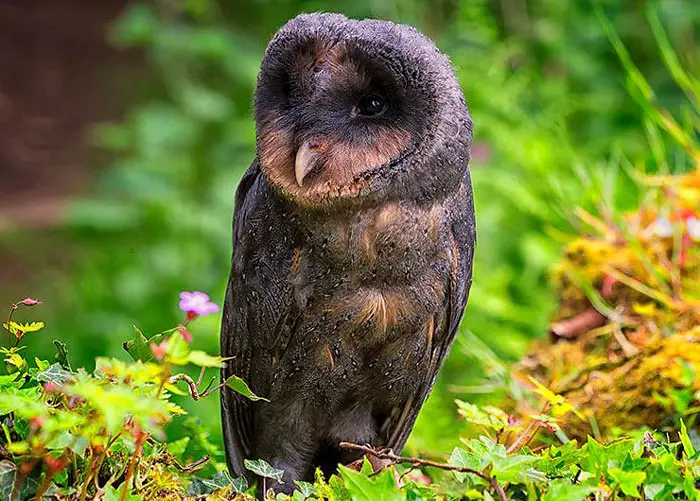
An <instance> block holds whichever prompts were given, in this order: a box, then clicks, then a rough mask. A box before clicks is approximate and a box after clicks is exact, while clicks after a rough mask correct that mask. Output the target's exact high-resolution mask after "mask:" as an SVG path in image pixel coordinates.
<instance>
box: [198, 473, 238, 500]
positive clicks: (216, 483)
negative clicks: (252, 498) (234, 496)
mask: <svg viewBox="0 0 700 501" xmlns="http://www.w3.org/2000/svg"><path fill="white" fill-rule="evenodd" d="M229 486H230V487H231V490H232V491H233V492H235V493H238V494H242V493H244V492H245V491H246V490H247V489H248V481H247V480H246V479H245V477H237V478H231V476H230V475H229V474H228V472H225V471H224V472H220V473H217V474H216V475H214V476H213V477H212V478H194V479H192V483H191V484H190V487H189V489H188V491H187V494H188V495H189V496H203V495H207V494H211V493H213V492H216V491H218V490H219V489H223V488H225V487H229Z"/></svg>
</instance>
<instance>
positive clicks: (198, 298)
mask: <svg viewBox="0 0 700 501" xmlns="http://www.w3.org/2000/svg"><path fill="white" fill-rule="evenodd" d="M180 309H181V310H182V311H184V312H185V313H187V319H188V320H192V319H193V318H195V317H197V316H204V315H209V314H211V313H216V312H218V311H219V306H218V305H217V304H216V303H212V302H211V301H210V300H209V296H207V295H206V294H205V293H203V292H199V291H194V292H181V293H180Z"/></svg>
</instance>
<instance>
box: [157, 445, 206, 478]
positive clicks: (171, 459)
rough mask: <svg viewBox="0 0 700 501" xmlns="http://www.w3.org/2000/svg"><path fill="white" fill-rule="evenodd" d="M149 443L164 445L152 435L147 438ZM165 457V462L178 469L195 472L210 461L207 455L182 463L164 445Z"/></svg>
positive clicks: (184, 471)
mask: <svg viewBox="0 0 700 501" xmlns="http://www.w3.org/2000/svg"><path fill="white" fill-rule="evenodd" d="M146 441H147V442H148V443H149V444H151V445H153V446H160V445H162V444H161V443H159V442H156V441H155V440H154V439H153V438H152V437H148V439H147V440H146ZM162 454H163V456H164V458H165V461H164V462H165V464H170V465H172V466H174V467H175V469H177V470H178V471H181V472H183V473H194V472H196V471H198V470H199V469H200V467H201V466H203V465H205V464H206V463H208V462H209V459H210V457H209V455H206V456H204V457H202V458H201V459H198V460H196V461H193V462H192V463H189V464H186V465H181V464H180V463H179V462H178V460H177V458H176V457H175V456H173V455H172V454H171V453H170V451H168V449H167V448H165V447H163V452H162Z"/></svg>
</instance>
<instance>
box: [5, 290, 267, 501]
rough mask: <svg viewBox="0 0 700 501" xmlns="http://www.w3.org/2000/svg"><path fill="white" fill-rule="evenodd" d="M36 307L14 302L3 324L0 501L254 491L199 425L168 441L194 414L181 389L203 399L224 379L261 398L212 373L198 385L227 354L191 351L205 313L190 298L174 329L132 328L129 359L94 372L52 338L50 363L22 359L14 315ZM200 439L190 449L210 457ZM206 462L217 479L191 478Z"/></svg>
mask: <svg viewBox="0 0 700 501" xmlns="http://www.w3.org/2000/svg"><path fill="white" fill-rule="evenodd" d="M198 294H200V295H201V293H198ZM203 296H204V295H202V296H201V297H203ZM206 301H208V297H207V298H206ZM37 304H40V303H39V302H38V301H35V300H32V299H25V300H24V301H20V302H17V303H15V304H14V305H13V306H12V309H11V312H10V316H9V318H8V321H7V322H6V324H5V325H6V330H7V332H9V333H10V335H11V336H10V338H11V340H12V341H13V342H12V346H11V347H2V348H0V353H2V354H3V355H4V364H3V375H0V415H1V416H2V417H1V418H0V420H1V426H2V431H3V433H2V437H1V438H0V445H1V447H0V456H1V458H0V459H2V463H0V464H2V466H3V468H2V470H1V471H2V474H1V475H0V492H2V493H3V495H2V499H9V500H23V499H29V498H33V497H36V498H37V499H43V498H44V497H49V496H54V497H56V496H58V497H59V498H60V499H75V500H78V499H79V500H81V501H82V500H85V499H104V500H112V499H113V500H117V499H119V500H122V501H124V500H126V499H163V498H167V497H168V496H171V495H173V496H174V495H176V494H175V493H182V494H186V493H188V492H190V491H193V492H195V493H196V494H208V493H212V496H213V497H212V498H213V499H216V496H220V497H221V498H222V499H223V496H226V495H227V493H230V492H232V491H236V492H239V491H240V492H242V491H244V490H245V489H246V488H247V486H246V484H245V482H244V480H243V479H238V480H235V481H234V479H231V478H229V477H228V476H227V475H226V474H225V473H223V472H224V469H225V467H224V466H223V464H222V463H221V461H220V459H221V458H220V456H221V453H220V451H219V450H217V449H216V448H215V447H213V446H212V445H211V444H210V443H206V441H205V437H206V434H205V433H204V432H203V431H202V430H198V429H197V428H198V425H196V424H193V423H190V426H192V427H194V428H195V430H194V431H195V433H193V434H192V438H190V437H187V438H184V439H181V440H177V441H171V442H169V443H167V442H166V441H165V436H166V435H165V426H166V425H167V424H168V423H169V422H170V421H172V420H173V419H176V418H182V416H184V415H185V414H187V413H186V411H185V410H184V409H182V408H181V407H180V406H179V405H178V404H177V403H176V402H175V401H174V398H173V396H174V395H189V396H190V397H191V398H192V399H194V400H199V399H201V398H205V397H207V396H208V395H211V394H212V393H214V392H216V391H217V390H218V389H220V388H221V387H222V386H224V385H227V386H230V387H231V388H232V389H234V391H238V392H239V393H241V394H243V395H244V396H246V397H248V398H250V399H254V400H260V399H261V397H259V396H257V395H254V394H253V393H252V392H251V391H250V389H248V387H247V386H246V385H245V384H244V383H243V384H241V382H240V380H239V379H238V378H235V377H234V378H233V379H231V380H228V381H224V382H223V383H221V384H220V385H217V386H215V387H214V388H210V387H211V386H212V383H213V381H214V380H215V378H216V377H215V378H214V379H212V381H210V382H209V384H208V385H207V386H206V387H205V388H204V389H200V388H201V387H202V383H203V379H204V375H205V372H206V370H207V369H208V368H214V369H217V368H220V367H221V366H222V364H223V362H224V359H222V358H220V357H213V356H210V355H207V354H206V353H204V352H203V351H200V350H195V349H192V347H191V345H190V343H189V342H188V339H191V337H190V335H189V332H188V330H187V329H188V326H189V324H190V323H191V322H192V321H194V320H195V319H196V318H198V316H199V314H198V313H196V312H195V311H194V309H192V308H190V307H191V306H192V305H191V303H190V304H189V306H188V305H187V304H186V305H185V306H183V305H182V304H181V308H182V309H183V310H184V311H185V312H186V315H187V316H186V319H185V321H184V322H183V323H182V324H180V325H178V326H177V327H175V328H173V329H170V330H167V331H165V332H162V333H160V334H157V335H155V336H153V337H151V338H150V339H147V338H146V337H145V336H144V335H143V333H142V332H141V331H140V330H138V329H135V334H134V337H133V338H132V339H131V340H128V341H127V342H125V343H124V349H125V350H126V352H127V353H128V354H129V355H130V356H131V357H132V359H133V361H132V362H125V361H123V360H119V359H116V358H98V359H97V360H96V361H95V369H94V370H93V371H91V372H89V371H87V370H86V369H83V368H80V369H78V370H73V369H72V366H71V363H70V361H69V355H68V352H67V350H66V348H65V344H64V343H62V342H60V341H55V342H54V344H55V345H56V348H57V351H56V355H55V357H54V358H55V362H53V363H52V362H49V361H48V360H42V359H39V358H36V357H34V358H33V360H32V359H30V358H29V357H25V355H24V353H25V352H26V347H25V346H18V342H19V341H21V340H22V337H21V336H19V335H18V334H19V333H20V332H22V333H24V334H27V333H28V332H31V329H25V328H24V327H22V328H21V329H20V328H18V327H17V326H18V325H19V326H21V325H22V324H18V323H16V322H14V321H13V320H12V316H13V313H14V312H15V310H17V308H18V307H19V306H35V305H37ZM202 304H203V303H202V302H200V303H199V304H198V305H196V306H197V311H199V312H205V313H209V312H211V310H212V307H211V306H209V307H208V308H204V309H202ZM30 325H38V324H30ZM36 330H37V329H35V331H36ZM186 365H194V366H198V367H200V368H201V369H200V370H201V372H200V377H199V379H198V380H197V381H196V382H195V381H194V380H192V379H191V378H190V377H189V376H188V375H187V374H184V373H181V372H179V370H180V369H181V368H182V367H184V366H186ZM181 381H184V382H185V383H186V384H187V386H186V388H187V392H183V391H182V390H181V389H180V388H179V387H178V383H180V382H181ZM197 439H199V440H200V441H202V442H203V443H202V444H193V445H199V446H200V447H199V448H200V449H201V448H203V449H205V450H206V451H207V452H208V453H209V454H210V455H207V456H203V457H201V458H199V459H197V460H195V461H192V460H191V450H192V449H193V448H192V447H189V446H190V441H191V440H192V441H193V442H194V441H196V440H197ZM195 448H196V447H195ZM188 451H190V452H188ZM207 466H208V469H209V470H215V471H218V472H219V473H218V474H217V476H215V477H214V478H213V479H207V478H199V477H197V476H195V475H194V473H196V472H198V471H200V470H203V469H204V468H205V467H207ZM205 473H206V471H205Z"/></svg>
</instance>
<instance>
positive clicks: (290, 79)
mask: <svg viewBox="0 0 700 501" xmlns="http://www.w3.org/2000/svg"><path fill="white" fill-rule="evenodd" d="M455 110H456V113H455ZM460 111H463V113H460ZM450 114H452V115H454V116H452V117H450V116H449V115H450ZM256 119H257V138H258V142H257V149H258V151H257V154H258V159H259V161H260V165H261V167H262V170H263V172H264V173H265V175H266V176H267V178H268V179H269V181H270V182H271V183H272V184H273V185H275V186H276V187H277V188H278V189H279V190H280V191H281V192H282V193H283V194H285V195H286V196H287V197H289V198H291V199H293V200H295V201H297V202H298V203H300V204H301V205H305V206H319V205H328V204H332V203H333V202H334V201H337V200H341V199H358V198H359V199H361V198H364V197H368V196H370V195H371V194H372V193H375V192H377V191H379V190H380V189H386V188H388V187H390V186H391V185H392V184H395V183H405V182H406V179H403V180H401V176H400V175H398V174H400V173H402V172H403V173H405V172H406V171H410V170H411V169H413V170H416V169H417V168H418V167H419V166H417V165H415V164H416V158H417V157H421V158H422V159H423V160H426V159H427V158H423V157H430V156H431V150H434V149H435V148H437V147H439V146H441V144H440V143H441V139H442V136H444V138H445V139H446V138H447V137H448V136H449V135H452V136H453V139H455V138H456V140H455V141H454V142H455V144H458V143H459V136H460V130H461V134H462V135H464V134H465V133H468V134H469V138H467V142H470V138H471V121H470V120H469V116H468V112H467V111H466V105H465V104H464V100H463V98H462V95H461V91H459V86H458V85H457V83H456V80H455V78H454V74H453V73H452V70H451V69H450V67H449V62H448V61H447V58H446V57H444V56H442V55H441V54H439V52H438V51H437V49H436V48H435V46H434V45H433V44H432V42H430V41H429V40H428V39H426V38H425V37H424V36H422V35H421V34H420V33H418V32H417V31H416V30H414V29H412V28H410V27H407V26H401V25H395V24H393V23H389V22H384V21H354V20H349V19H347V18H345V17H343V16H340V15H336V14H311V15H302V16H299V17H297V18H295V19H293V20H292V21H290V22H289V23H287V25H285V26H284V27H283V28H282V29H281V30H280V31H279V32H278V33H277V35H276V36H275V38H274V39H273V40H272V41H271V43H270V45H269V46H268V49H267V51H266V55H265V59H264V61H263V64H262V69H261V72H260V75H259V78H258V90H257V94H256ZM458 149H459V148H458ZM466 150H467V151H466V152H465V154H464V155H463V156H464V158H463V163H464V168H465V169H466V162H467V158H468V144H467V145H466ZM445 167H449V166H445V165H443V166H442V167H441V168H442V169H444V168H445ZM423 170H425V169H423ZM392 172H393V173H394V174H396V175H393V176H392V175H391V174H392ZM404 177H405V176H404ZM438 177H439V173H438Z"/></svg>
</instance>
